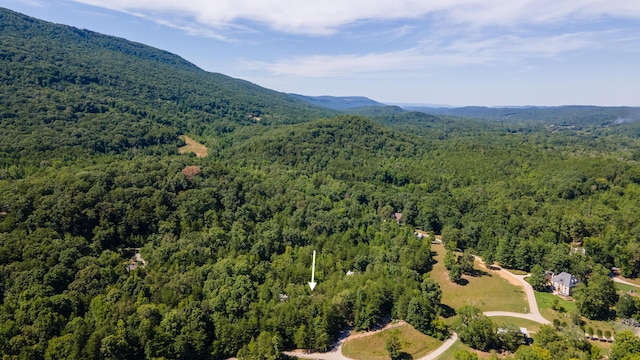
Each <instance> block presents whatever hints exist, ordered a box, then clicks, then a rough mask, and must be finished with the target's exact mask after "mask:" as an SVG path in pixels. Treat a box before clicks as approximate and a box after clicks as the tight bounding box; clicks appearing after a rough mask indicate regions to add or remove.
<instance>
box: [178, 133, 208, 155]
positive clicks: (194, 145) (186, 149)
mask: <svg viewBox="0 0 640 360" xmlns="http://www.w3.org/2000/svg"><path fill="white" fill-rule="evenodd" d="M180 138H181V139H183V140H184V142H185V143H186V144H187V145H185V146H183V147H181V148H179V149H178V153H179V154H188V153H194V154H196V157H205V156H207V154H208V151H207V147H206V146H204V145H202V144H200V143H199V142H197V141H195V140H193V139H192V138H190V137H188V136H186V135H182V136H180Z"/></svg>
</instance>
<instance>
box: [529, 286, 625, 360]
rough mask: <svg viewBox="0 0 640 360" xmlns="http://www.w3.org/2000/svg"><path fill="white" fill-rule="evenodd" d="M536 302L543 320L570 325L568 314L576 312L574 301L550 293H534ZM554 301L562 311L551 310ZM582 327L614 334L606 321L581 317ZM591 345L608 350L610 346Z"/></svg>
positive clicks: (613, 330) (604, 344) (602, 343)
mask: <svg viewBox="0 0 640 360" xmlns="http://www.w3.org/2000/svg"><path fill="white" fill-rule="evenodd" d="M535 294H536V301H538V307H539V308H540V313H541V314H542V316H544V317H545V318H547V319H549V320H550V321H553V319H558V320H560V322H561V323H567V324H571V317H570V314H571V313H572V312H577V311H578V309H577V306H576V303H575V301H567V300H563V299H561V298H559V297H558V296H555V295H553V294H550V293H541V292H537V291H536V293H535ZM554 299H558V305H560V306H561V307H562V308H563V309H564V311H557V310H553V309H552V306H553V301H554ZM581 319H582V321H583V322H584V325H583V326H582V328H583V329H585V331H586V330H587V329H589V328H592V329H593V331H594V332H597V331H598V329H600V330H602V331H603V332H605V331H607V330H609V331H611V332H612V333H613V332H615V329H614V327H613V325H612V324H611V323H610V322H608V321H601V320H589V319H587V318H585V317H581ZM591 343H592V344H593V345H595V346H598V347H600V348H605V349H606V348H608V347H609V346H610V345H609V344H608V343H604V342H599V341H591Z"/></svg>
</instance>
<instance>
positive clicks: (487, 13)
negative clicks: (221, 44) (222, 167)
mask: <svg viewBox="0 0 640 360" xmlns="http://www.w3.org/2000/svg"><path fill="white" fill-rule="evenodd" d="M73 1H76V2H80V3H85V4H90V5H95V6H100V7H104V8H109V9H113V10H118V11H125V12H130V13H136V14H144V15H145V16H146V17H150V18H160V19H162V21H163V22H173V21H176V20H175V19H177V18H178V17H183V19H181V20H180V22H182V23H184V22H185V21H189V22H195V23H197V24H199V25H200V26H204V27H208V28H219V29H224V28H228V27H229V26H233V25H234V24H236V23H237V22H240V21H248V22H250V23H259V24H263V25H266V26H267V27H269V28H271V29H273V30H276V31H281V32H285V33H297V34H308V35H327V34H332V33H335V32H336V31H338V30H339V28H340V27H341V26H345V25H349V24H354V23H356V22H358V21H362V20H392V19H416V18H421V17H423V16H427V15H433V16H437V17H438V18H439V19H442V20H445V21H447V22H452V23H457V24H469V25H473V26H480V27H482V26H491V25H501V26H516V25H521V24H543V23H555V22H563V21H568V20H584V19H587V20H588V19H594V18H599V17H602V16H613V17H622V18H634V19H638V18H640V1H637V0H615V1H608V0H562V1H558V0H510V1H504V0H430V1H426V0H403V1H396V0H305V1H290V0H260V1H255V0H215V1H211V0H187V1H185V0H73Z"/></svg>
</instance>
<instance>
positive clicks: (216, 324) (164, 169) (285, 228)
mask: <svg viewBox="0 0 640 360" xmlns="http://www.w3.org/2000/svg"><path fill="white" fill-rule="evenodd" d="M0 44H1V46H0V128H1V129H2V131H1V132H0V354H1V355H2V357H3V358H7V359H42V360H48V359H96V360H102V359H125V358H126V359H158V358H164V359H227V358H230V357H237V358H239V359H282V358H284V355H283V352H285V351H291V350H293V349H304V351H305V352H308V353H312V354H315V353H323V352H325V351H324V350H327V349H330V348H331V347H332V346H333V345H334V344H335V343H336V342H337V341H338V340H340V339H343V338H344V335H345V332H347V331H350V330H352V331H353V332H354V333H355V332H358V333H361V334H367V333H369V332H370V331H373V330H375V329H378V328H379V327H380V326H381V325H383V324H385V323H387V322H388V321H389V319H394V321H397V323H396V324H402V326H400V327H399V328H396V329H393V330H396V332H393V331H390V332H386V331H385V332H380V333H377V334H376V335H372V336H370V337H369V336H366V337H363V338H367V339H366V341H365V340H363V338H361V339H358V340H360V341H363V342H362V343H361V345H359V346H357V348H356V349H351V350H349V351H352V352H351V354H354V353H355V354H360V355H358V356H363V355H362V353H363V351H364V353H365V354H366V350H367V349H363V348H368V347H369V346H371V347H372V348H373V347H374V345H375V346H377V347H376V351H377V352H378V353H377V354H378V355H376V356H380V357H384V356H386V355H389V353H387V354H386V355H385V354H384V352H383V351H382V350H381V348H382V346H383V343H384V345H386V340H387V339H386V338H384V337H386V336H387V334H392V333H393V334H396V335H397V336H399V337H407V338H411V339H413V340H411V341H412V342H411V347H409V346H407V349H409V348H410V350H408V351H411V352H412V354H414V355H415V357H416V358H423V359H427V358H428V357H427V356H428V353H429V352H431V351H433V350H435V349H436V348H437V347H438V345H440V344H443V343H446V344H447V345H448V344H450V343H453V347H452V348H451V349H449V350H448V351H447V352H444V354H443V355H442V357H441V358H442V359H445V358H446V359H452V358H456V359H458V358H460V359H467V358H470V359H472V358H473V356H474V355H473V354H480V355H481V356H482V357H484V358H496V357H498V358H501V359H516V360H520V359H524V358H526V357H525V356H527V354H530V353H531V352H535V353H536V354H537V355H539V356H541V357H540V358H544V359H547V358H549V357H548V356H547V355H546V354H551V353H553V357H552V359H559V360H569V359H574V358H575V359H587V358H589V359H599V358H604V357H605V356H609V358H610V359H612V360H616V359H617V360H620V359H626V358H624V357H623V356H626V355H634V356H637V354H636V353H635V352H634V351H635V350H628V349H636V348H637V349H640V345H639V346H637V347H636V348H634V344H636V342H639V343H640V338H637V337H635V336H634V335H633V333H630V331H629V330H630V329H629V327H625V326H622V320H623V319H626V320H628V319H634V318H640V301H639V300H638V298H637V296H636V295H634V294H632V293H629V292H628V290H629V289H628V288H620V289H618V288H616V287H615V286H616V285H614V283H613V281H611V279H610V277H609V273H610V272H611V269H612V268H615V269H616V271H617V272H619V273H620V276H621V277H624V278H626V279H628V281H629V282H632V283H633V282H636V283H637V281H638V280H637V278H638V277H639V276H640V238H639V237H638V234H640V220H639V219H638V218H637V216H636V214H637V209H638V208H640V165H639V163H638V161H639V160H640V136H639V135H640V123H638V122H616V121H615V120H616V119H617V117H619V116H624V114H623V112H624V111H627V110H629V109H627V108H621V107H611V108H607V107H558V108H544V109H519V110H517V111H516V110H513V111H512V113H510V114H511V115H509V116H506V115H505V114H504V113H503V111H505V110H504V109H491V110H488V109H484V108H482V109H478V108H471V109H468V108H460V109H458V110H456V111H454V110H448V111H442V112H440V113H430V114H427V113H425V112H422V109H418V110H421V111H410V110H406V109H402V108H399V107H394V106H384V105H382V104H379V103H373V104H372V103H371V101H369V100H368V99H364V98H360V97H353V98H350V99H351V100H354V101H357V102H359V103H362V104H364V105H366V106H364V107H360V106H358V107H348V106H345V102H346V103H349V102H350V101H344V99H342V100H340V99H339V98H337V97H330V98H328V99H327V98H320V99H318V98H315V99H313V100H314V101H315V102H316V103H312V102H309V101H308V99H307V100H305V99H304V98H305V97H304V96H297V97H295V96H294V97H292V96H291V95H290V94H286V93H282V92H278V91H274V90H269V89H266V88H263V87H260V86H258V85H256V84H253V83H250V82H248V81H245V80H241V79H235V78H232V77H229V76H226V75H223V74H219V73H211V72H207V71H204V70H202V69H200V68H199V67H197V66H196V65H194V64H192V63H190V62H188V61H186V60H185V59H183V58H181V57H179V56H177V55H175V54H171V53H169V52H166V51H163V50H159V49H156V48H152V47H149V46H146V45H143V44H140V43H135V42H130V41H127V40H125V39H122V38H115V37H110V36H106V35H102V34H99V33H95V32H92V31H90V30H83V29H78V28H74V27H70V26H66V25H59V24H53V23H48V22H45V21H42V20H38V19H35V18H31V17H28V16H26V15H22V14H19V13H16V12H13V11H11V10H8V9H0ZM318 101H320V102H322V101H329V102H331V103H332V104H334V105H333V106H332V108H329V107H322V106H318ZM336 104H337V105H336ZM551 125H554V126H551ZM196 140H198V141H196ZM415 229H422V230H424V232H422V233H418V234H425V233H428V234H431V235H434V237H435V235H437V239H440V240H441V241H440V242H433V243H432V242H431V240H430V238H429V237H422V236H420V237H419V236H417V234H416V232H415ZM132 249H135V252H134V253H132ZM314 252H317V261H316V262H315V264H312V261H313V260H312V254H314ZM313 258H315V257H313ZM479 259H482V260H483V261H484V262H486V263H487V264H492V265H491V266H489V267H487V266H484V265H483V264H482V263H481V262H480V261H479ZM134 264H135V266H132V265H134ZM314 265H315V266H314ZM312 267H313V269H312ZM498 269H499V270H498ZM547 270H548V271H551V272H553V273H554V274H560V273H562V272H566V273H570V274H572V275H574V276H575V278H576V279H578V280H579V281H580V285H577V286H576V287H575V289H574V290H575V293H574V294H573V300H572V301H566V302H565V300H558V302H557V303H555V302H554V301H553V300H554V299H553V298H552V297H553V295H552V294H551V293H549V292H538V291H537V292H536V293H535V295H533V292H532V291H530V290H529V289H530V287H529V285H528V284H529V283H527V282H525V280H524V274H527V273H531V276H530V277H528V279H529V282H530V283H531V284H532V285H533V286H534V287H536V288H538V287H542V285H540V276H542V275H544V274H545V271H547ZM312 272H313V273H314V276H315V280H316V281H317V283H318V284H317V286H316V287H315V288H314V289H313V290H311V289H310V288H309V285H308V282H309V279H310V276H311V274H312ZM513 274H515V275H513ZM536 280H537V282H536ZM545 286H546V285H545ZM618 286H622V285H618ZM625 286H630V285H625ZM523 289H525V290H523ZM539 290H548V289H539ZM625 290H626V291H625ZM535 298H537V299H538V300H537V304H538V305H539V306H540V311H539V314H538V312H537V311H535V309H537V306H534V303H535ZM594 299H595V300H597V301H592V300H594ZM512 313H518V314H519V315H517V316H518V317H519V318H526V320H523V321H532V322H537V323H543V324H537V323H536V325H534V326H536V327H537V328H536V334H535V335H534V344H533V346H525V345H524V344H523V343H522V342H521V340H520V338H519V337H518V336H519V335H518V334H519V333H517V332H516V331H512V330H513V327H512V326H511V327H509V325H513V324H509V323H508V322H506V321H505V317H506V316H508V315H513V314H512ZM486 315H491V318H490V317H488V316H486ZM493 316H497V317H496V318H495V319H496V321H495V322H494V321H493V320H492V319H493ZM518 317H516V318H518ZM549 321H550V322H551V325H549V324H548V322H549ZM405 324H406V325H405ZM498 324H499V325H498ZM527 324H529V325H531V322H529V323H527ZM611 324H616V325H611ZM498 326H500V327H501V328H502V327H504V328H506V329H507V330H506V331H503V332H500V334H501V335H500V336H498V335H499V333H498ZM468 329H471V330H468ZM467 330H468V331H467ZM472 330H473V331H478V333H481V336H476V335H477V334H476V333H474V332H473V331H472ZM590 330H591V332H592V333H593V332H598V330H600V332H602V333H603V336H604V333H606V332H607V331H608V332H610V333H612V334H613V333H615V338H616V342H614V343H612V344H610V345H607V347H606V348H604V349H600V347H599V346H598V344H599V342H594V341H591V340H587V339H585V337H584V334H585V332H587V333H588V332H589V331H590ZM505 334H506V335H505ZM578 335H579V336H578ZM591 335H593V334H591ZM456 337H457V338H459V339H460V341H455V343H454V342H453V341H451V340H447V339H456ZM368 341H371V343H369V342H368ZM347 344H348V343H347ZM396 345H397V344H396ZM521 345H522V346H521ZM392 347H393V346H392ZM401 349H402V348H401ZM391 350H394V349H391ZM396 350H397V349H395V350H394V351H396ZM443 350H444V349H443ZM385 351H387V350H386V349H385ZM625 352H626V353H625ZM454 353H455V354H454ZM627 353H628V354H627ZM288 354H292V353H288ZM456 354H457V355H456ZM616 354H622V355H620V356H619V357H617V358H616V356H618V355H616ZM328 356H333V355H328ZM354 356H356V355H354ZM365 356H366V355H365ZM412 356H413V355H412ZM464 356H468V357H464ZM544 356H547V357H544ZM549 356H551V355H549ZM301 357H302V355H301Z"/></svg>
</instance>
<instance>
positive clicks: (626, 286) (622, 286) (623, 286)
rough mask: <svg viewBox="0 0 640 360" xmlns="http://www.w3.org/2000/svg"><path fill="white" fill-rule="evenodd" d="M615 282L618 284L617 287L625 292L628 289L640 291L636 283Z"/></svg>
mask: <svg viewBox="0 0 640 360" xmlns="http://www.w3.org/2000/svg"><path fill="white" fill-rule="evenodd" d="M614 284H615V286H616V289H618V290H620V291H623V292H628V291H633V292H635V293H637V292H640V287H638V286H635V285H627V284H621V283H614Z"/></svg>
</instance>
